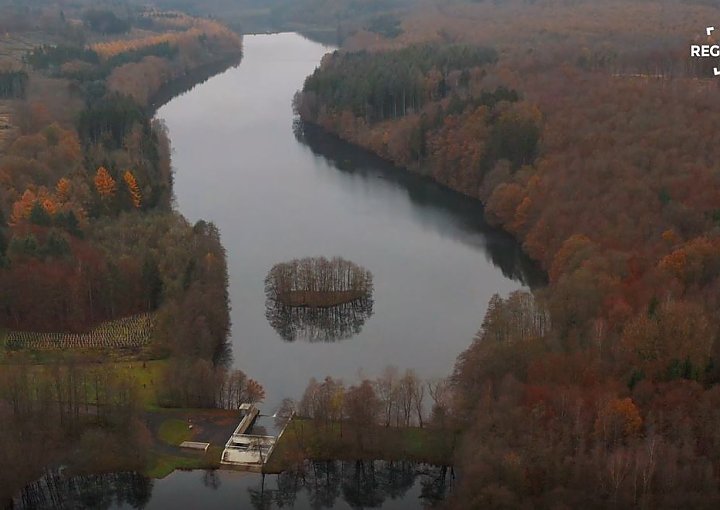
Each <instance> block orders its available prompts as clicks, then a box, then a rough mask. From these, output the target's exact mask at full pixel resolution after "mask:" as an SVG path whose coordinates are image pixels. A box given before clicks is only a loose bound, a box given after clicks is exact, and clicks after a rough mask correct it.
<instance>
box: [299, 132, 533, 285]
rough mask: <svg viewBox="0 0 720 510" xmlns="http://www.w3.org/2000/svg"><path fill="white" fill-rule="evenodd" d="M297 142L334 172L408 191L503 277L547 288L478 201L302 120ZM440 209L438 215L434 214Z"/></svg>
mask: <svg viewBox="0 0 720 510" xmlns="http://www.w3.org/2000/svg"><path fill="white" fill-rule="evenodd" d="M293 132H294V134H295V138H296V139H297V140H298V141H299V142H300V143H302V144H303V145H305V146H306V147H308V148H309V149H310V150H311V151H312V153H313V154H315V155H316V156H318V157H321V158H323V159H325V160H327V161H328V162H330V166H331V167H332V168H334V169H337V170H340V171H341V172H346V173H349V174H353V175H357V176H360V177H362V178H365V179H383V180H385V181H387V182H388V184H389V185H393V186H394V187H396V188H400V189H403V190H405V191H406V192H407V194H408V197H409V198H410V200H411V202H412V204H413V205H414V206H415V207H414V208H413V210H412V213H413V215H414V217H415V219H416V220H417V221H418V222H419V223H422V224H423V225H424V226H425V227H426V228H428V229H432V230H433V231H435V232H437V233H439V234H440V235H442V236H443V237H446V238H449V239H452V240H453V241H457V242H460V243H463V244H470V245H475V246H478V247H480V248H482V249H483V250H484V251H485V253H486V254H487V257H488V259H489V260H490V261H491V262H492V263H493V265H495V266H496V267H499V268H500V270H501V271H502V273H503V275H504V276H505V277H507V278H510V279H512V280H515V281H518V282H520V283H522V284H524V285H527V286H529V287H531V288H536V287H541V286H544V285H546V284H547V276H546V275H545V273H544V271H542V270H541V269H540V268H539V267H538V265H537V263H536V262H534V261H533V260H532V259H530V257H528V256H527V254H526V253H525V252H523V251H522V247H521V246H520V244H519V243H518V242H517V241H516V240H515V239H514V238H513V237H512V236H510V235H509V234H508V233H507V232H504V231H502V230H500V229H497V228H494V227H491V226H490V225H488V224H487V223H486V222H485V219H484V215H483V207H482V205H481V204H480V203H479V202H478V201H477V200H473V199H470V198H468V197H465V196H463V195H461V194H459V193H455V192H453V191H450V190H448V189H446V188H443V187H442V186H440V185H438V184H436V183H434V182H432V181H431V180H429V179H422V178H419V177H418V176H417V175H414V174H411V173H410V172H406V171H404V170H402V169H399V168H397V167H395V166H393V165H391V164H390V163H388V162H386V161H384V160H383V159H381V158H379V157H378V156H375V155H374V154H372V153H370V152H368V151H366V150H364V149H361V148H358V147H356V146H354V145H352V144H349V143H346V142H344V141H342V140H340V139H339V138H337V137H336V136H334V135H332V134H329V133H327V132H325V131H323V130H322V129H320V128H318V127H317V126H313V125H309V124H306V123H304V122H301V121H299V120H296V121H295V123H294V124H293ZM429 209H434V210H435V212H436V213H437V214H428V210H429Z"/></svg>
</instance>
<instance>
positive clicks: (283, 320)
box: [265, 297, 373, 342]
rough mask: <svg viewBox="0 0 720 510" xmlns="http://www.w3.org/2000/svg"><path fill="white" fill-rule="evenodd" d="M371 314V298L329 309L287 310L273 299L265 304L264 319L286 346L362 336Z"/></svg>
mask: <svg viewBox="0 0 720 510" xmlns="http://www.w3.org/2000/svg"><path fill="white" fill-rule="evenodd" d="M372 314H373V299H372V298H371V297H365V298H362V299H357V300H355V301H352V302H350V303H345V304H341V305H337V306H331V307H326V308H310V307H296V306H286V305H284V304H282V303H281V302H279V301H277V300H274V299H267V300H266V301H265V317H266V318H267V320H268V322H269V323H270V325H271V326H272V327H273V329H274V330H275V331H276V332H277V334H278V335H280V337H281V338H282V339H283V340H285V341H286V342H295V341H296V340H303V341H306V342H337V341H339V340H345V339H348V338H351V337H353V336H355V335H357V334H358V333H360V331H361V330H362V327H363V325H364V324H365V321H367V320H368V319H369V318H370V317H372Z"/></svg>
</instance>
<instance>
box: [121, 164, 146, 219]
mask: <svg viewBox="0 0 720 510" xmlns="http://www.w3.org/2000/svg"><path fill="white" fill-rule="evenodd" d="M123 181H124V182H125V186H127V190H128V194H129V195H130V200H131V201H132V204H133V207H135V209H139V208H140V205H142V194H141V193H140V188H139V187H138V184H137V181H136V180H135V176H134V175H133V173H132V172H131V171H130V170H126V171H125V173H124V174H123Z"/></svg>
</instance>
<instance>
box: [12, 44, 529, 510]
mask: <svg viewBox="0 0 720 510" xmlns="http://www.w3.org/2000/svg"><path fill="white" fill-rule="evenodd" d="M330 50H331V48H328V47H325V46H322V45H321V44H318V43H315V42H312V41H310V40H307V39H305V38H303V37H301V36H299V35H297V34H277V35H259V36H248V37H245V51H244V58H243V60H242V62H241V64H240V65H239V66H238V67H235V68H232V69H230V70H228V71H226V72H224V73H222V74H220V75H218V76H215V77H214V78H212V79H210V80H209V81H207V82H205V83H203V84H201V85H198V86H197V87H195V88H194V89H192V90H191V91H190V92H188V93H186V94H184V95H182V96H179V97H177V98H175V99H173V100H172V101H170V102H169V103H168V104H167V105H165V106H163V107H162V108H161V109H160V110H159V111H158V114H157V116H158V117H159V118H161V119H163V120H164V121H165V122H166V123H167V126H168V128H169V131H170V137H171V140H172V143H173V147H174V153H173V163H174V167H175V172H176V173H175V194H176V199H177V206H178V208H179V210H180V211H181V212H182V213H183V214H184V215H185V216H186V217H187V218H188V219H189V220H190V221H192V222H194V221H197V220H198V219H201V218H202V219H206V220H208V221H213V222H215V223H216V224H217V225H218V227H219V228H220V231H221V233H222V239H223V245H224V246H225V249H226V250H227V254H228V269H229V275H230V289H229V291H230V297H231V300H232V321H233V327H232V347H233V354H234V364H235V366H236V367H237V368H240V369H242V370H244V371H245V372H246V373H247V374H248V375H249V376H250V377H253V378H255V379H257V380H258V381H260V382H261V383H262V384H263V385H264V387H265V389H266V393H267V398H266V400H265V402H264V403H263V404H262V405H261V407H262V409H263V411H264V412H265V413H267V414H272V412H273V411H274V409H275V408H276V407H277V406H278V404H279V403H280V401H281V400H282V399H283V398H285V397H290V398H296V399H297V398H299V397H300V396H301V395H302V392H303V390H304V388H305V386H306V384H307V382H308V380H309V379H310V378H311V377H316V378H324V377H325V376H327V375H329V376H332V377H338V378H342V379H344V380H345V381H346V382H348V383H353V382H356V381H357V380H358V378H359V377H360V376H368V377H373V376H376V375H379V374H380V372H381V371H382V370H383V369H384V368H385V367H386V366H387V365H395V366H397V367H399V368H400V369H405V368H413V369H415V370H416V371H417V373H418V375H420V376H421V377H423V378H426V379H429V378H437V377H444V376H447V375H448V374H450V373H451V371H452V369H453V364H454V362H455V359H456V358H457V356H458V354H460V352H462V351H463V350H464V349H465V348H467V346H468V345H469V344H470V342H471V340H472V338H473V335H474V334H475V333H476V331H477V330H478V329H479V328H480V325H481V323H482V320H483V316H484V313H485V309H486V306H487V303H488V301H489V299H490V297H491V296H492V295H493V294H494V293H500V294H503V295H505V294H507V293H509V292H511V291H513V290H517V289H520V288H525V287H528V286H533V285H535V284H541V283H542V281H543V277H542V275H541V274H540V272H539V271H538V270H537V269H536V268H535V266H534V265H533V264H532V263H531V262H530V261H529V259H528V258H527V257H526V256H525V255H524V254H523V252H522V250H521V249H520V246H519V245H518V244H517V243H516V242H515V241H514V240H513V239H512V238H511V237H510V236H509V235H507V234H506V233H504V232H502V231H499V230H497V229H494V228H491V227H490V226H488V225H487V224H486V223H485V221H484V219H483V209H482V206H481V205H480V204H479V203H478V202H476V201H473V200H470V199H467V198H465V197H463V196H461V195H459V194H457V193H454V192H451V191H448V190H446V189H443V188H441V187H440V186H438V185H435V184H434V183H432V182H429V181H428V180H425V179H423V178H420V177H417V176H413V175H411V174H409V173H407V172H404V171H401V170H399V169H396V168H394V167H392V166H391V165H389V164H387V163H385V162H383V161H381V160H380V159H378V158H376V157H374V156H372V155H370V154H369V153H367V152H365V151H362V150H360V149H357V148H354V147H352V146H350V145H348V144H346V143H343V142H341V141H339V140H337V139H336V138H334V137H332V136H330V135H328V134H325V133H323V132H322V131H320V130H319V129H317V128H312V127H310V126H303V125H301V124H298V122H297V121H296V118H295V116H294V114H293V110H292V98H293V95H294V94H295V92H296V91H297V90H298V89H300V88H301V87H302V84H303V80H304V79H305V77H306V76H307V75H309V74H310V73H312V71H313V70H314V69H315V67H316V66H317V65H318V63H319V62H320V59H321V58H322V56H323V55H324V54H325V53H326V52H328V51H330ZM310 256H325V257H328V258H331V257H334V256H341V257H343V258H345V259H348V260H351V261H353V262H355V263H357V264H359V265H361V266H362V267H364V268H366V269H368V270H370V271H371V272H372V274H373V282H374V292H373V296H372V297H373V299H372V303H370V306H368V307H361V308H358V307H357V306H355V307H349V309H350V310H351V311H350V312H349V315H348V314H346V313H345V312H344V311H343V310H340V311H339V312H338V313H336V314H334V315H332V316H331V317H328V316H325V315H322V313H320V312H317V313H316V312H313V313H315V315H307V314H306V315H304V316H302V317H299V318H298V317H295V315H294V314H283V313H274V312H273V311H272V310H268V309H266V296H265V286H264V280H265V277H266V275H267V273H268V271H269V270H270V269H271V268H272V267H273V266H274V265H275V264H277V263H280V262H285V261H289V260H291V259H294V258H303V257H310ZM338 316H339V318H338ZM278 321H279V322H278ZM288 328H289V329H288ZM308 330H309V331H311V332H313V335H310V334H307V332H308ZM288 331H289V333H288ZM48 480H50V481H49V482H48ZM451 481H452V477H451V476H450V474H449V473H448V471H447V470H446V469H444V468H439V467H432V466H423V465H415V464H411V463H386V462H382V461H376V462H364V463H352V462H344V463H340V462H334V463H315V464H308V469H306V470H305V472H304V473H303V474H298V473H284V474H282V475H279V476H276V475H272V476H267V477H265V478H264V479H263V478H262V477H261V476H260V475H254V474H249V473H236V472H225V471H217V472H205V471H191V472H176V473H173V474H172V475H170V476H169V477H167V478H165V479H163V480H155V481H153V480H148V479H146V478H144V477H142V476H140V475H137V474H134V473H114V474H111V475H97V476H90V477H80V478H76V479H70V480H65V479H57V480H55V481H53V479H52V477H51V478H47V477H46V478H45V479H43V480H41V481H40V482H38V483H39V485H37V484H36V485H35V486H34V488H33V487H31V488H29V491H28V490H26V492H25V493H24V496H25V497H31V496H33V494H34V495H35V496H36V497H38V498H40V499H39V500H35V501H34V502H30V503H29V505H28V506H25V505H23V504H22V501H18V502H17V503H18V504H19V506H20V507H21V508H34V507H38V508H43V507H44V508H148V509H151V508H207V509H215V508H228V507H237V508H250V507H254V508H271V507H288V506H292V507H293V508H298V509H305V508H331V507H332V508H363V507H372V508H386V509H391V508H392V509H414V508H418V507H419V506H422V505H427V504H431V503H432V502H433V501H436V500H437V499H438V498H441V497H442V496H443V494H445V493H446V491H447V490H448V488H449V487H450V486H451ZM48 484H51V485H52V484H57V485H56V486H53V487H50V486H48ZM46 494H47V495H48V496H47V497H48V498H50V499H49V501H48V502H47V503H46V505H45V506H44V505H43V504H42V501H43V498H44V497H45V495H46ZM53 498H54V499H53Z"/></svg>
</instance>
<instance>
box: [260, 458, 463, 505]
mask: <svg viewBox="0 0 720 510" xmlns="http://www.w3.org/2000/svg"><path fill="white" fill-rule="evenodd" d="M265 478H268V480H266V479H265ZM265 478H263V479H262V480H261V482H260V484H259V485H258V486H254V487H250V488H248V493H249V497H250V501H251V502H252V504H253V507H254V508H258V509H270V508H283V507H293V506H295V505H296V504H297V503H300V505H299V506H301V507H305V506H306V505H305V503H307V506H309V507H310V508H314V509H319V508H335V507H337V506H339V504H340V503H341V502H342V503H345V504H347V505H348V506H350V507H351V508H381V507H382V506H383V504H384V503H385V502H386V501H389V500H394V501H404V502H406V503H407V505H403V506H402V507H403V508H418V506H424V507H432V506H436V505H437V504H438V503H440V502H441V501H443V500H444V499H445V498H446V497H447V495H448V493H449V491H450V490H451V489H452V484H453V479H454V476H453V474H452V470H451V468H449V467H446V466H429V465H418V464H415V463H412V462H387V461H344V462H342V461H323V462H306V463H305V465H304V466H303V468H302V469H300V470H297V471H286V472H284V473H281V474H280V475H277V476H276V477H274V478H276V480H275V483H273V482H272V481H271V480H269V478H273V477H265ZM418 482H419V484H418ZM417 485H419V488H420V490H419V492H418V494H417V496H415V495H413V496H410V495H409V493H410V491H411V489H413V488H414V487H416V486H417ZM300 496H305V497H304V498H302V499H303V501H302V502H299V501H298V500H299V499H300ZM416 498H417V499H416ZM418 500H419V501H418ZM418 504H419V505H418Z"/></svg>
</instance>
